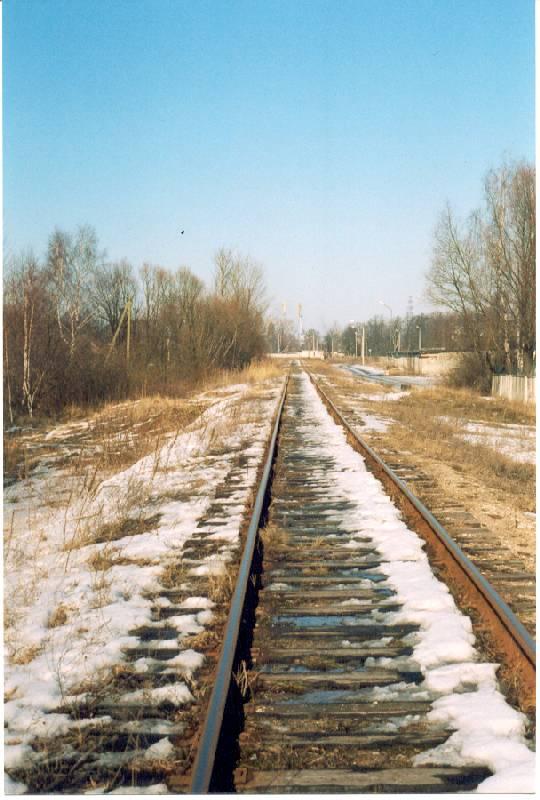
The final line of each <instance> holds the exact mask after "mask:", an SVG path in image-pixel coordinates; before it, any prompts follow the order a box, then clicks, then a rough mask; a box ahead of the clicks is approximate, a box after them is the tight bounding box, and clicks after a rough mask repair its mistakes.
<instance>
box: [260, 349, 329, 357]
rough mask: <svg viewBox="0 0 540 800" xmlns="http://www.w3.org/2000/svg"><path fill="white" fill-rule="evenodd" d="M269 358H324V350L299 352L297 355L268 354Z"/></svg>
mask: <svg viewBox="0 0 540 800" xmlns="http://www.w3.org/2000/svg"><path fill="white" fill-rule="evenodd" d="M268 356H269V357H270V358H324V350H300V351H298V352H297V353H268Z"/></svg>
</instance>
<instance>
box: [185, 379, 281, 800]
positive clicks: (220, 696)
mask: <svg viewBox="0 0 540 800" xmlns="http://www.w3.org/2000/svg"><path fill="white" fill-rule="evenodd" d="M288 383H289V378H288V376H287V379H286V381H285V386H284V387H283V392H282V395H281V400H280V403H279V406H278V410H277V415H276V421H275V423H274V429H273V431H272V437H271V439H270V445H269V449H268V455H267V458H266V462H265V464H264V468H263V472H262V476H261V480H260V483H259V489H258V491H257V496H256V498H255V502H254V505H253V511H252V514H251V520H250V523H249V527H248V531H247V535H246V544H245V547H244V552H243V555H242V560H241V562H240V568H239V571H238V578H237V582H236V588H235V591H234V594H233V597H232V600H231V607H230V611H229V617H228V619H227V627H226V628H225V634H224V637H223V645H222V648H221V653H220V657H219V662H218V665H217V668H216V679H215V682H214V686H213V689H212V694H211V696H210V701H209V703H208V708H207V711H206V718H205V721H204V727H203V730H202V733H201V738H200V740H199V745H198V748H197V756H196V758H195V762H194V764H193V769H192V771H191V783H190V788H189V792H190V794H206V793H207V792H208V789H209V786H210V781H211V778H212V772H213V769H214V762H215V756H216V748H217V744H218V740H219V734H220V730H221V725H222V722H223V714H224V711H225V704H226V701H227V694H228V691H229V686H230V683H231V670H232V665H233V660H234V655H235V652H236V648H237V644H238V632H239V630H240V622H241V620H242V611H243V607H244V600H245V596H246V590H247V583H248V580H249V575H250V570H251V564H252V561H253V553H254V549H255V542H256V540H257V531H258V529H259V524H260V520H261V515H262V512H263V508H264V499H265V495H266V491H267V488H268V484H269V481H270V475H271V471H272V463H273V460H274V453H275V449H276V442H277V436H278V431H279V424H280V420H281V413H282V411H283V406H284V404H285V398H286V395H287V387H288Z"/></svg>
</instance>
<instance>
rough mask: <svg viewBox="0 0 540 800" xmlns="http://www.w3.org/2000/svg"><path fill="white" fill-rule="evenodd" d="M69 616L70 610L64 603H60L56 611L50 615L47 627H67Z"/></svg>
mask: <svg viewBox="0 0 540 800" xmlns="http://www.w3.org/2000/svg"><path fill="white" fill-rule="evenodd" d="M68 618H69V614H68V608H67V606H65V605H64V604H63V603H60V605H59V606H57V607H56V608H55V609H54V611H52V612H51V613H50V614H49V618H48V620H47V627H48V628H59V627H60V626H61V625H65V624H66V622H67V621H68Z"/></svg>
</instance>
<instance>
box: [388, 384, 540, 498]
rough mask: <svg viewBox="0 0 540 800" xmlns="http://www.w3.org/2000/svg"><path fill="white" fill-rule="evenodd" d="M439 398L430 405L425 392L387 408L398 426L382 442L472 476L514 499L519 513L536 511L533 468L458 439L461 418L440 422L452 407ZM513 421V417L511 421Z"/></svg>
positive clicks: (417, 393)
mask: <svg viewBox="0 0 540 800" xmlns="http://www.w3.org/2000/svg"><path fill="white" fill-rule="evenodd" d="M451 394H454V393H453V392H452V393H451ZM460 394H461V393H460ZM436 398H437V396H436V395H433V396H432V398H431V405H430V404H429V398H428V397H425V396H424V392H416V393H414V395H412V396H410V397H406V398H404V399H403V400H401V401H400V402H399V403H395V404H392V408H390V409H386V408H385V416H391V417H392V418H393V419H394V420H395V422H396V424H394V425H393V426H392V428H391V430H390V432H389V433H388V434H385V435H383V436H382V437H381V440H382V441H383V442H384V443H385V444H386V443H388V445H389V446H392V447H393V448H395V449H396V450H398V451H399V450H405V451H408V452H412V453H419V454H420V455H422V457H427V458H429V459H433V460H435V461H441V462H443V463H444V464H445V465H447V466H451V467H453V468H454V469H455V470H456V471H458V472H462V473H463V474H464V475H466V474H471V476H474V478H475V479H477V480H480V481H481V482H482V483H484V484H485V485H486V486H488V487H490V488H491V489H494V490H495V491H496V492H497V493H501V494H502V495H505V496H507V497H509V496H511V498H512V499H513V500H514V502H515V503H516V504H517V507H518V508H519V509H520V510H522V511H533V510H534V507H535V468H534V466H533V465H532V464H522V463H519V462H517V461H513V460H512V459H511V458H509V457H507V456H505V455H503V454H501V453H499V452H497V451H496V450H494V449H493V448H491V447H487V446H485V445H482V444H476V443H472V442H467V441H463V440H462V439H460V438H458V437H457V436H455V435H454V434H455V433H456V432H457V430H458V429H459V428H458V427H457V423H458V420H459V419H460V418H458V417H457V415H455V416H454V419H455V422H454V423H452V421H449V422H443V421H441V419H440V416H451V414H450V413H449V412H450V410H451V408H452V406H451V405H450V404H449V403H448V402H446V398H445V397H444V396H443V398H442V399H441V401H440V402H437V403H436V402H435V400H436ZM460 402H461V399H460ZM453 407H454V408H456V406H453ZM458 407H460V406H458ZM461 419H463V418H461ZM491 419H493V418H491ZM514 419H515V417H512V421H514Z"/></svg>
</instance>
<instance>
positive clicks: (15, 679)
mask: <svg viewBox="0 0 540 800" xmlns="http://www.w3.org/2000/svg"><path fill="white" fill-rule="evenodd" d="M228 389H229V391H228V392H227V396H226V397H223V393H224V392H225V390H224V392H223V393H218V399H217V400H215V401H214V402H213V404H212V405H211V406H210V407H209V408H208V409H207V410H206V411H205V412H204V413H203V414H202V415H201V416H200V417H199V418H198V419H197V420H196V421H195V422H194V423H192V424H191V425H190V426H189V427H188V428H187V429H186V431H185V432H184V433H181V434H171V435H170V436H169V437H168V438H167V440H166V441H165V443H164V444H161V446H160V447H159V449H156V452H154V453H153V454H151V455H149V456H146V457H145V458H142V459H141V460H139V461H137V462H136V463H135V464H133V465H132V466H130V467H129V468H127V469H124V470H122V471H120V472H118V473H117V474H114V475H112V476H110V477H108V478H107V479H105V480H100V479H99V476H89V475H88V474H85V475H80V474H77V471H76V470H73V467H69V466H68V467H66V466H64V467H61V466H58V467H57V466H55V465H54V464H53V465H50V464H49V465H48V466H43V467H42V468H39V467H38V468H37V469H36V470H34V472H33V473H32V476H31V477H30V478H29V479H27V480H25V481H20V482H17V483H15V484H13V485H12V486H10V487H9V488H8V489H7V490H6V492H5V498H4V524H5V530H4V564H5V582H4V592H5V609H6V610H5V625H6V634H5V642H6V647H5V654H6V665H5V694H6V698H7V702H6V705H5V722H6V724H7V732H6V736H5V766H6V768H7V769H9V768H10V767H11V768H15V767H17V766H20V765H29V764H30V763H31V761H32V760H33V759H34V758H35V757H36V754H35V753H34V752H33V750H32V749H31V747H30V742H31V741H32V740H33V739H34V738H35V737H36V736H54V735H59V734H62V733H64V732H67V731H68V729H70V727H73V726H74V725H77V727H81V726H84V725H85V724H86V723H85V721H84V720H82V721H79V722H74V721H73V720H72V719H71V718H70V717H69V716H68V715H67V714H65V713H61V712H60V713H58V711H57V710H58V709H59V708H60V707H61V706H62V704H63V703H64V702H66V701H69V700H70V699H76V700H79V701H80V700H83V699H84V697H85V696H86V693H87V692H92V691H93V690H94V688H95V687H96V686H99V684H100V681H103V680H105V679H106V676H107V675H109V674H110V671H111V669H112V668H113V667H114V666H115V665H118V664H120V663H121V662H122V661H123V653H122V651H123V648H125V647H127V646H135V645H137V643H138V638H137V637H135V636H133V635H130V633H129V631H130V630H132V629H134V628H137V627H139V626H142V625H145V624H148V623H149V622H150V621H151V606H152V604H153V603H154V604H155V600H153V599H152V597H151V594H152V593H154V595H155V593H156V592H158V591H159V588H160V586H161V583H160V581H161V578H162V576H163V574H164V571H166V569H167V567H168V565H174V564H177V563H178V562H179V560H180V559H181V556H182V551H183V548H184V546H185V544H186V543H187V542H188V541H189V539H190V537H191V536H192V535H193V534H194V533H195V532H196V531H197V532H198V533H201V530H204V526H201V525H200V524H199V523H201V520H202V519H203V518H204V515H205V512H206V511H207V510H208V508H209V506H210V505H211V503H212V501H213V499H214V492H215V489H216V487H217V486H218V484H219V483H220V482H223V481H226V480H227V476H228V475H229V474H230V473H231V469H232V465H233V464H234V462H235V459H238V456H239V454H241V455H242V457H243V459H244V460H245V466H243V468H242V481H241V482H239V483H238V484H237V486H236V488H235V491H234V492H233V494H231V495H230V496H228V497H227V498H226V499H222V500H220V503H221V504H222V505H223V506H224V507H225V509H226V521H223V523H222V524H220V526H219V529H218V530H217V532H216V533H215V534H213V536H214V537H215V543H216V546H215V552H214V553H212V555H211V556H207V557H201V560H200V562H199V563H197V564H195V565H191V569H190V572H191V574H193V575H205V574H211V573H212V574H213V573H215V574H219V573H220V572H222V571H223V569H224V567H225V565H226V563H227V562H228V561H229V560H230V559H231V558H232V556H233V554H234V551H235V549H236V548H237V547H238V543H239V529H240V525H241V520H242V515H243V512H244V509H245V506H246V502H247V501H248V499H249V495H250V491H251V487H252V486H253V485H254V483H255V479H256V475H257V470H258V467H259V464H260V462H261V460H262V457H263V454H264V448H265V443H266V440H267V438H268V436H269V432H270V425H271V419H272V415H273V412H274V410H275V408H276V404H277V400H278V398H279V394H280V391H281V382H280V381H279V382H276V381H273V382H271V383H266V384H265V385H263V386H262V387H259V388H258V389H257V388H252V387H249V386H247V385H241V386H234V387H228ZM87 427H88V426H87V423H85V422H81V423H76V424H75V429H76V430H82V431H84V430H86V429H87ZM71 428H73V426H71ZM65 435H66V430H62V431H56V432H55V431H53V432H51V433H50V434H49V436H48V439H49V440H51V439H54V438H55V437H62V436H65ZM244 478H245V480H244ZM198 525H199V527H198V528H197V526H198ZM115 526H116V527H115ZM122 526H123V527H122ZM130 526H131V527H130ZM114 530H116V531H117V533H116V535H113V536H111V531H114ZM124 532H125V535H124ZM185 605H186V607H188V608H190V607H194V613H193V614H186V615H182V616H180V617H170V618H169V619H168V620H167V622H168V624H170V625H176V627H177V630H178V639H177V642H178V644H179V645H181V644H182V640H183V638H185V636H186V635H187V634H189V633H198V632H201V631H203V630H204V629H205V627H206V626H208V625H209V624H210V623H211V621H212V617H213V612H212V607H213V603H212V602H211V601H210V600H209V599H208V598H206V597H192V598H190V599H188V600H187V601H186V603H185ZM201 609H202V610H201ZM168 644H169V645H170V644H171V642H170V640H168ZM202 661H203V657H202V655H201V654H200V653H197V652H195V651H193V650H191V649H189V648H185V649H184V651H182V652H181V653H180V655H179V656H178V657H177V660H176V662H175V664H176V666H180V667H181V668H182V670H183V672H184V674H185V676H186V677H187V678H189V677H190V676H191V674H192V672H193V671H194V670H195V669H197V668H198V667H199V666H200V665H201V663H202ZM136 666H137V667H138V668H140V669H144V668H145V664H144V663H138V662H137V664H136ZM155 691H157V692H161V693H162V694H163V693H167V697H168V698H169V699H170V700H172V701H173V702H174V703H175V704H177V705H181V704H182V703H185V702H187V701H189V700H190V699H191V692H190V690H189V688H188V685H187V683H186V682H183V681H179V682H177V683H175V684H172V685H171V686H168V687H165V688H163V689H159V690H155ZM130 699H131V700H133V699H134V698H133V697H130ZM162 699H164V698H163V697H161V696H160V697H159V698H156V702H159V701H160V700H162ZM124 701H125V697H124ZM166 742H167V740H165V744H162V747H163V746H166ZM22 790H24V786H23V785H21V784H18V785H14V782H13V781H11V780H10V779H9V778H8V779H7V785H6V791H7V792H8V793H15V792H17V791H22Z"/></svg>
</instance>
